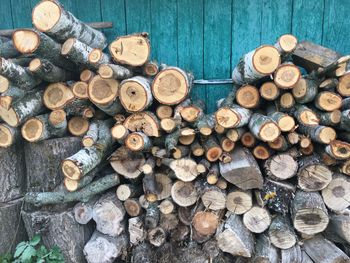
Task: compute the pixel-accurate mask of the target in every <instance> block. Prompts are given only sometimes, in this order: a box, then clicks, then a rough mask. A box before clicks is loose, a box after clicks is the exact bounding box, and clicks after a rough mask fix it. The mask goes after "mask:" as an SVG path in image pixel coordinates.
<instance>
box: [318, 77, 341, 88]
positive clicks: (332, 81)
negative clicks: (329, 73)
mask: <svg viewBox="0 0 350 263" xmlns="http://www.w3.org/2000/svg"><path fill="white" fill-rule="evenodd" d="M338 83H339V81H338V79H337V78H326V79H325V80H324V81H322V82H321V83H320V85H319V88H320V89H322V90H329V91H332V90H334V89H335V88H336V87H337V85H338Z"/></svg>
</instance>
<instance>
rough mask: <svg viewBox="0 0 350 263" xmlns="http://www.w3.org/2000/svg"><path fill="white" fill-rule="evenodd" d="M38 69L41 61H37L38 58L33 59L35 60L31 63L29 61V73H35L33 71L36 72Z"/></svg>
mask: <svg viewBox="0 0 350 263" xmlns="http://www.w3.org/2000/svg"><path fill="white" fill-rule="evenodd" d="M40 67H41V61H40V59H39V58H35V59H33V60H32V61H30V63H29V67H28V69H29V70H30V71H31V72H35V71H37V70H38V69H39V68H40Z"/></svg>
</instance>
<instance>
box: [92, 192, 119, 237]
mask: <svg viewBox="0 0 350 263" xmlns="http://www.w3.org/2000/svg"><path fill="white" fill-rule="evenodd" d="M124 216H125V209H124V206H123V204H122V203H121V202H120V201H119V200H118V198H117V196H116V195H115V193H113V192H107V193H106V194H104V195H103V196H101V197H100V199H99V200H98V201H97V202H96V203H95V205H94V207H93V210H92V218H93V219H94V221H95V222H96V230H97V231H99V232H101V233H102V234H106V235H109V236H112V237H116V236H119V235H120V234H121V233H122V232H123V231H124V224H123V222H122V221H123V219H124Z"/></svg>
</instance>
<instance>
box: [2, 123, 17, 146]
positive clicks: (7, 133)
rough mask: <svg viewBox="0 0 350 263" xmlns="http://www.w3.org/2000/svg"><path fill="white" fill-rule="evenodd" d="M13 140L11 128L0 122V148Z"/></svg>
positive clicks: (8, 144) (10, 143)
mask: <svg viewBox="0 0 350 263" xmlns="http://www.w3.org/2000/svg"><path fill="white" fill-rule="evenodd" d="M13 142H14V137H13V134H12V132H11V129H10V128H9V127H7V126H6V125H4V124H0V148H7V147H9V146H10V145H12V144H13Z"/></svg>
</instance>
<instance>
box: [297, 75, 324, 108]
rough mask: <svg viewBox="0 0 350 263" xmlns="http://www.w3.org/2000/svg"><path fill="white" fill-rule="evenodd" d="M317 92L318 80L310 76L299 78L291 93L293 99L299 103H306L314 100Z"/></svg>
mask: <svg viewBox="0 0 350 263" xmlns="http://www.w3.org/2000/svg"><path fill="white" fill-rule="evenodd" d="M317 92H318V82H317V81H316V80H315V79H314V78H313V77H312V76H306V77H302V78H301V79H299V81H298V82H297V83H296V85H295V86H294V88H293V90H292V93H293V96H294V98H295V100H296V101H297V102H298V103H300V104H306V103H309V102H311V101H313V100H314V98H315V97H316V95H317Z"/></svg>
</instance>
